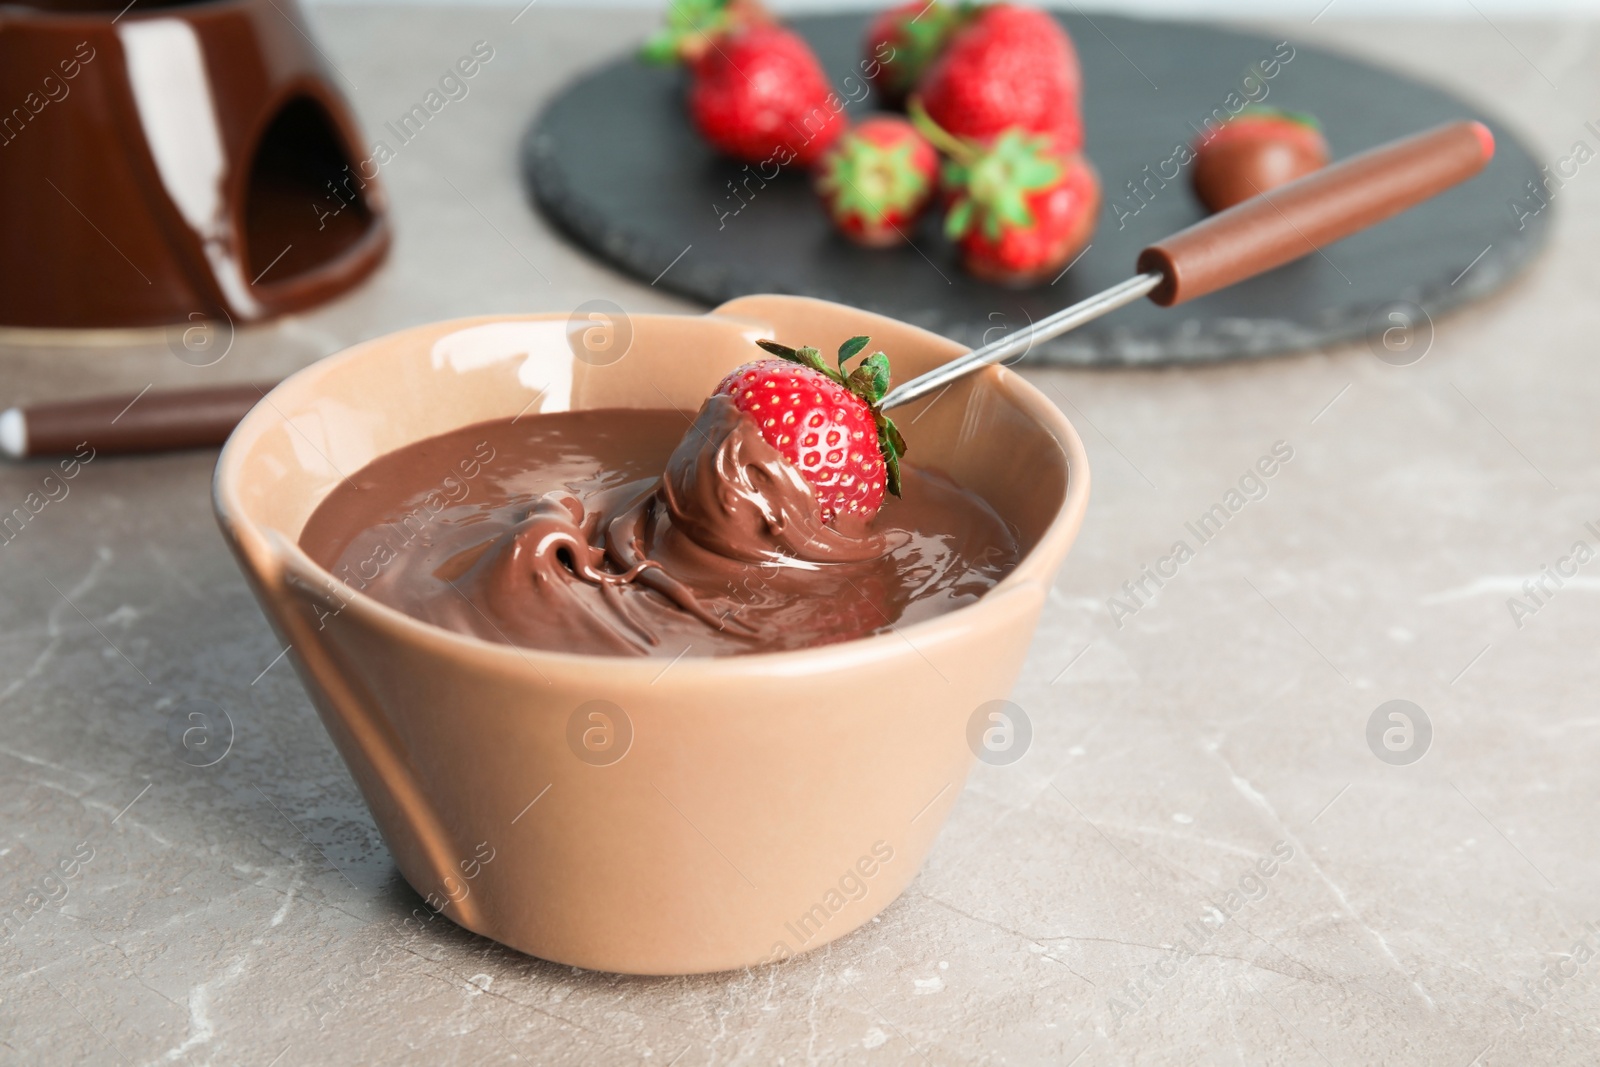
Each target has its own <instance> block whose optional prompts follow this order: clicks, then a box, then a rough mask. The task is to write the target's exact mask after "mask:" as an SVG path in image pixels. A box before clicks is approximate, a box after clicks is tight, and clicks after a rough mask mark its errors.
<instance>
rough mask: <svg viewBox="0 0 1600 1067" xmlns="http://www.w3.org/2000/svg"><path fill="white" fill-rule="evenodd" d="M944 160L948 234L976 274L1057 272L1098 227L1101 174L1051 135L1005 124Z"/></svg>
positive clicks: (990, 277)
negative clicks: (984, 142) (989, 139)
mask: <svg viewBox="0 0 1600 1067" xmlns="http://www.w3.org/2000/svg"><path fill="white" fill-rule="evenodd" d="M962 155H963V157H964V158H962V159H958V160H952V161H951V162H950V163H948V164H946V168H945V178H946V181H947V183H948V185H949V187H950V190H951V193H952V197H951V201H950V210H949V214H947V215H946V216H945V234H946V236H948V237H949V238H950V239H951V240H953V241H956V242H958V244H959V245H960V248H961V258H962V263H963V265H964V266H965V267H966V269H967V270H968V271H969V272H971V273H972V274H975V275H977V276H978V277H980V278H983V279H985V280H987V281H992V282H999V283H1002V284H1006V285H1025V284H1031V283H1033V282H1036V281H1040V280H1042V279H1044V278H1047V277H1049V276H1051V275H1053V274H1054V273H1055V272H1056V271H1057V270H1059V269H1060V268H1061V266H1062V265H1063V264H1065V263H1066V262H1067V261H1068V260H1069V259H1071V257H1072V256H1074V255H1076V254H1077V253H1078V251H1079V250H1080V249H1082V248H1083V246H1084V245H1085V244H1087V243H1088V240H1089V237H1090V236H1091V235H1092V234H1093V233H1094V224H1095V218H1096V216H1097V215H1098V214H1099V211H1100V179H1099V177H1098V176H1097V175H1096V174H1095V172H1094V168H1093V167H1091V166H1090V165H1089V163H1088V161H1087V160H1085V159H1084V158H1083V157H1082V156H1081V155H1062V154H1061V153H1059V152H1058V151H1056V149H1055V147H1054V144H1053V142H1052V141H1051V139H1050V138H1048V137H1042V136H1037V135H1032V134H1027V133H1024V132H1023V131H1022V130H1015V129H1013V130H1007V131H1005V132H1004V133H1002V134H1001V135H1000V136H999V137H997V138H996V139H995V140H994V142H993V143H992V144H990V145H988V146H987V147H982V148H978V147H976V146H973V147H971V148H969V150H968V151H966V152H964V153H962Z"/></svg>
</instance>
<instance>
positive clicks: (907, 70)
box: [863, 0, 968, 106]
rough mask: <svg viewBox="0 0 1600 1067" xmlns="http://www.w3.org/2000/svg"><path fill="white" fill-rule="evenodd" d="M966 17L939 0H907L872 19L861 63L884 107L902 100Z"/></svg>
mask: <svg viewBox="0 0 1600 1067" xmlns="http://www.w3.org/2000/svg"><path fill="white" fill-rule="evenodd" d="M967 16H968V12H966V11H965V10H964V9H962V8H959V7H957V6H955V5H952V4H946V3H941V2H939V0H910V2H909V3H905V4H901V5H899V6H898V7H891V8H889V9H888V10H887V11H884V12H881V13H880V14H879V15H878V17H877V18H875V19H873V20H872V24H871V25H870V26H868V27H867V36H866V40H865V42H864V51H865V53H866V54H865V58H864V60H863V62H865V63H866V64H867V66H866V68H865V69H866V70H868V71H869V72H870V76H871V79H872V85H873V88H875V89H877V90H878V95H879V96H880V97H881V98H882V99H883V102H884V103H885V104H887V105H890V106H894V105H898V104H900V103H901V102H903V101H904V100H905V98H906V95H907V94H908V93H910V92H911V90H913V89H915V88H916V86H917V82H919V81H921V80H922V75H923V73H924V72H926V71H927V69H928V67H929V66H930V65H932V63H933V61H934V60H935V59H937V58H938V57H939V53H940V52H941V51H943V49H944V46H945V45H946V44H947V43H948V42H949V40H950V37H951V35H952V34H954V33H955V31H956V30H957V29H959V28H960V27H961V25H962V24H963V23H964V22H965V21H966V18H967Z"/></svg>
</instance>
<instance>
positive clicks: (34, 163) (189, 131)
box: [0, 0, 389, 329]
mask: <svg viewBox="0 0 1600 1067" xmlns="http://www.w3.org/2000/svg"><path fill="white" fill-rule="evenodd" d="M332 77H333V75H331V74H330V73H329V72H328V70H327V68H326V67H325V66H324V64H323V62H322V60H321V58H320V57H319V56H318V54H317V52H316V49H315V46H314V45H312V44H311V40H310V37H309V30H308V27H307V26H306V24H305V20H304V18H303V17H302V16H301V14H300V10H299V6H298V5H297V4H296V3H295V0H197V2H193V3H182V2H171V0H167V2H162V0H137V2H136V3H133V4H129V3H127V0H103V2H102V0H24V2H21V3H7V4H0V213H3V223H0V276H3V277H4V278H5V280H6V284H5V285H3V286H0V326H11V327H38V328H71V329H84V328H101V327H140V326H160V325H165V324H170V323H180V322H186V321H190V320H191V319H193V318H194V317H195V316H197V315H198V316H204V317H206V318H217V319H222V318H228V319H232V320H233V321H235V322H247V321H251V320H257V319H263V318H268V317H270V316H273V315H277V314H281V313H283V312H287V311H292V310H296V309H299V308H303V307H306V306H308V305H311V304H315V303H319V302H321V301H324V300H327V299H329V298H330V297H332V296H334V295H335V294H337V293H340V292H342V291H344V290H345V289H348V288H349V287H350V286H352V285H354V284H356V283H357V282H359V281H360V280H361V279H362V278H364V277H365V276H366V275H367V274H369V273H370V272H371V271H372V270H373V268H374V267H376V266H377V264H378V262H379V261H380V260H381V259H382V258H383V254H384V252H385V250H386V249H387V246H388V241H389V231H388V227H387V224H386V222H385V219H384V205H383V199H382V196H381V193H380V192H379V188H378V185H377V184H376V181H375V173H376V172H375V168H372V167H370V166H369V167H367V168H366V169H367V170H369V171H372V173H371V174H364V173H363V171H362V166H361V163H362V161H363V160H364V158H365V157H366V156H367V152H366V150H364V149H363V148H362V146H361V138H360V137H359V136H358V133H357V130H356V126H355V123H354V121H353V120H352V119H351V117H350V114H349V111H348V109H347V107H346V105H345V102H344V99H343V97H342V96H341V95H340V91H339V89H338V88H337V86H336V85H335V84H334V83H333V81H332V80H331V79H332Z"/></svg>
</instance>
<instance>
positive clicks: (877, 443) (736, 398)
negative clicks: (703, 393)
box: [712, 337, 906, 523]
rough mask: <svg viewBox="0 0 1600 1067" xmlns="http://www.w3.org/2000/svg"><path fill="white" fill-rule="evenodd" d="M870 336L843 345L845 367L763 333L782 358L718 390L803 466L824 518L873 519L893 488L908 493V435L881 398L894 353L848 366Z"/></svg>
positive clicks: (749, 369) (745, 371)
mask: <svg viewBox="0 0 1600 1067" xmlns="http://www.w3.org/2000/svg"><path fill="white" fill-rule="evenodd" d="M867 341H868V338H866V337H852V338H850V340H848V341H846V342H845V343H844V344H842V345H840V346H839V365H838V369H837V370H836V369H834V368H832V367H829V366H828V365H827V363H826V362H825V361H824V360H823V359H822V354H821V353H820V352H818V351H817V350H816V349H815V348H789V347H788V346H786V345H780V344H778V343H777V342H776V341H758V342H756V343H757V344H759V345H760V346H761V347H762V348H763V349H765V350H766V351H768V352H771V353H772V354H773V355H775V356H778V357H779V358H778V359H765V360H759V361H757V362H755V363H746V364H745V365H744V366H742V367H739V368H737V369H736V370H734V372H733V373H732V374H729V375H728V376H727V377H726V378H724V379H723V380H722V382H721V384H719V385H718V386H717V388H716V389H715V390H714V391H713V392H712V395H713V396H726V397H729V398H731V399H732V400H733V404H734V406H735V407H737V408H738V409H739V410H740V411H742V412H744V413H745V414H746V415H749V416H750V417H751V418H752V419H754V420H755V422H756V425H757V426H758V427H760V429H761V436H762V437H763V438H765V439H766V441H767V443H768V444H770V445H771V446H772V447H773V448H775V449H777V450H778V453H779V454H780V455H782V456H783V458H784V459H785V460H787V461H788V462H789V463H791V464H793V465H794V466H795V467H796V468H798V469H799V471H800V473H801V475H803V476H804V477H805V479H806V481H807V482H809V483H810V485H811V488H812V489H813V490H814V491H815V492H816V494H817V503H818V504H820V505H821V506H822V521H823V522H828V523H831V522H833V520H834V518H835V517H836V516H838V515H851V516H855V517H857V518H860V519H863V520H865V519H870V518H872V516H874V515H876V514H877V513H878V508H880V507H882V506H883V494H884V491H885V490H886V489H887V490H888V491H889V492H891V493H893V494H894V495H895V496H899V495H900V457H901V456H903V455H905V451H906V443H905V440H904V438H902V437H901V436H900V431H899V430H898V429H897V428H896V427H895V424H894V423H893V422H892V421H891V420H890V419H889V418H887V417H886V416H885V415H884V414H883V412H882V411H880V410H878V406H877V405H878V401H880V400H882V399H883V394H884V393H886V392H888V389H889V357H888V356H886V355H884V354H883V353H882V352H874V353H873V354H872V355H870V356H868V357H866V358H865V359H863V360H862V361H861V362H860V363H859V364H858V365H857V366H856V368H855V370H853V371H850V372H849V373H848V374H846V373H845V363H846V362H848V361H849V360H850V359H852V358H854V357H855V356H857V355H859V354H860V352H861V350H862V349H864V348H866V347H867Z"/></svg>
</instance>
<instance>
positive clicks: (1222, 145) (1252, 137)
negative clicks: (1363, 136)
mask: <svg viewBox="0 0 1600 1067" xmlns="http://www.w3.org/2000/svg"><path fill="white" fill-rule="evenodd" d="M1194 153H1195V164H1194V174H1193V179H1194V191H1195V194H1196V195H1197V196H1199V197H1200V201H1201V203H1203V204H1205V206H1206V207H1207V208H1209V209H1210V210H1212V211H1222V210H1223V209H1225V208H1230V207H1232V206H1233V205H1234V204H1237V203H1239V202H1240V201H1241V200H1248V199H1250V198H1251V197H1252V196H1255V195H1256V194H1257V193H1264V192H1266V191H1267V190H1268V189H1276V188H1277V187H1278V186H1280V185H1286V184H1288V183H1289V182H1292V181H1294V180H1295V179H1296V178H1302V177H1304V176H1305V175H1307V174H1310V173H1311V172H1312V171H1314V170H1319V169H1321V168H1322V167H1325V166H1327V165H1328V142H1327V141H1325V140H1323V138H1322V129H1321V127H1320V126H1318V124H1317V120H1316V119H1314V118H1312V117H1311V116H1310V115H1305V114H1301V113H1300V112H1295V111H1280V110H1278V109H1277V108H1266V107H1262V108H1254V107H1253V108H1246V109H1245V110H1244V111H1241V112H1239V114H1238V115H1236V116H1235V117H1234V118H1232V119H1230V120H1229V121H1227V122H1225V123H1223V124H1222V125H1221V126H1218V127H1217V128H1216V129H1213V130H1211V131H1210V132H1208V133H1207V134H1205V135H1204V136H1203V137H1201V138H1200V139H1199V140H1197V141H1196V142H1195V146H1194Z"/></svg>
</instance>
